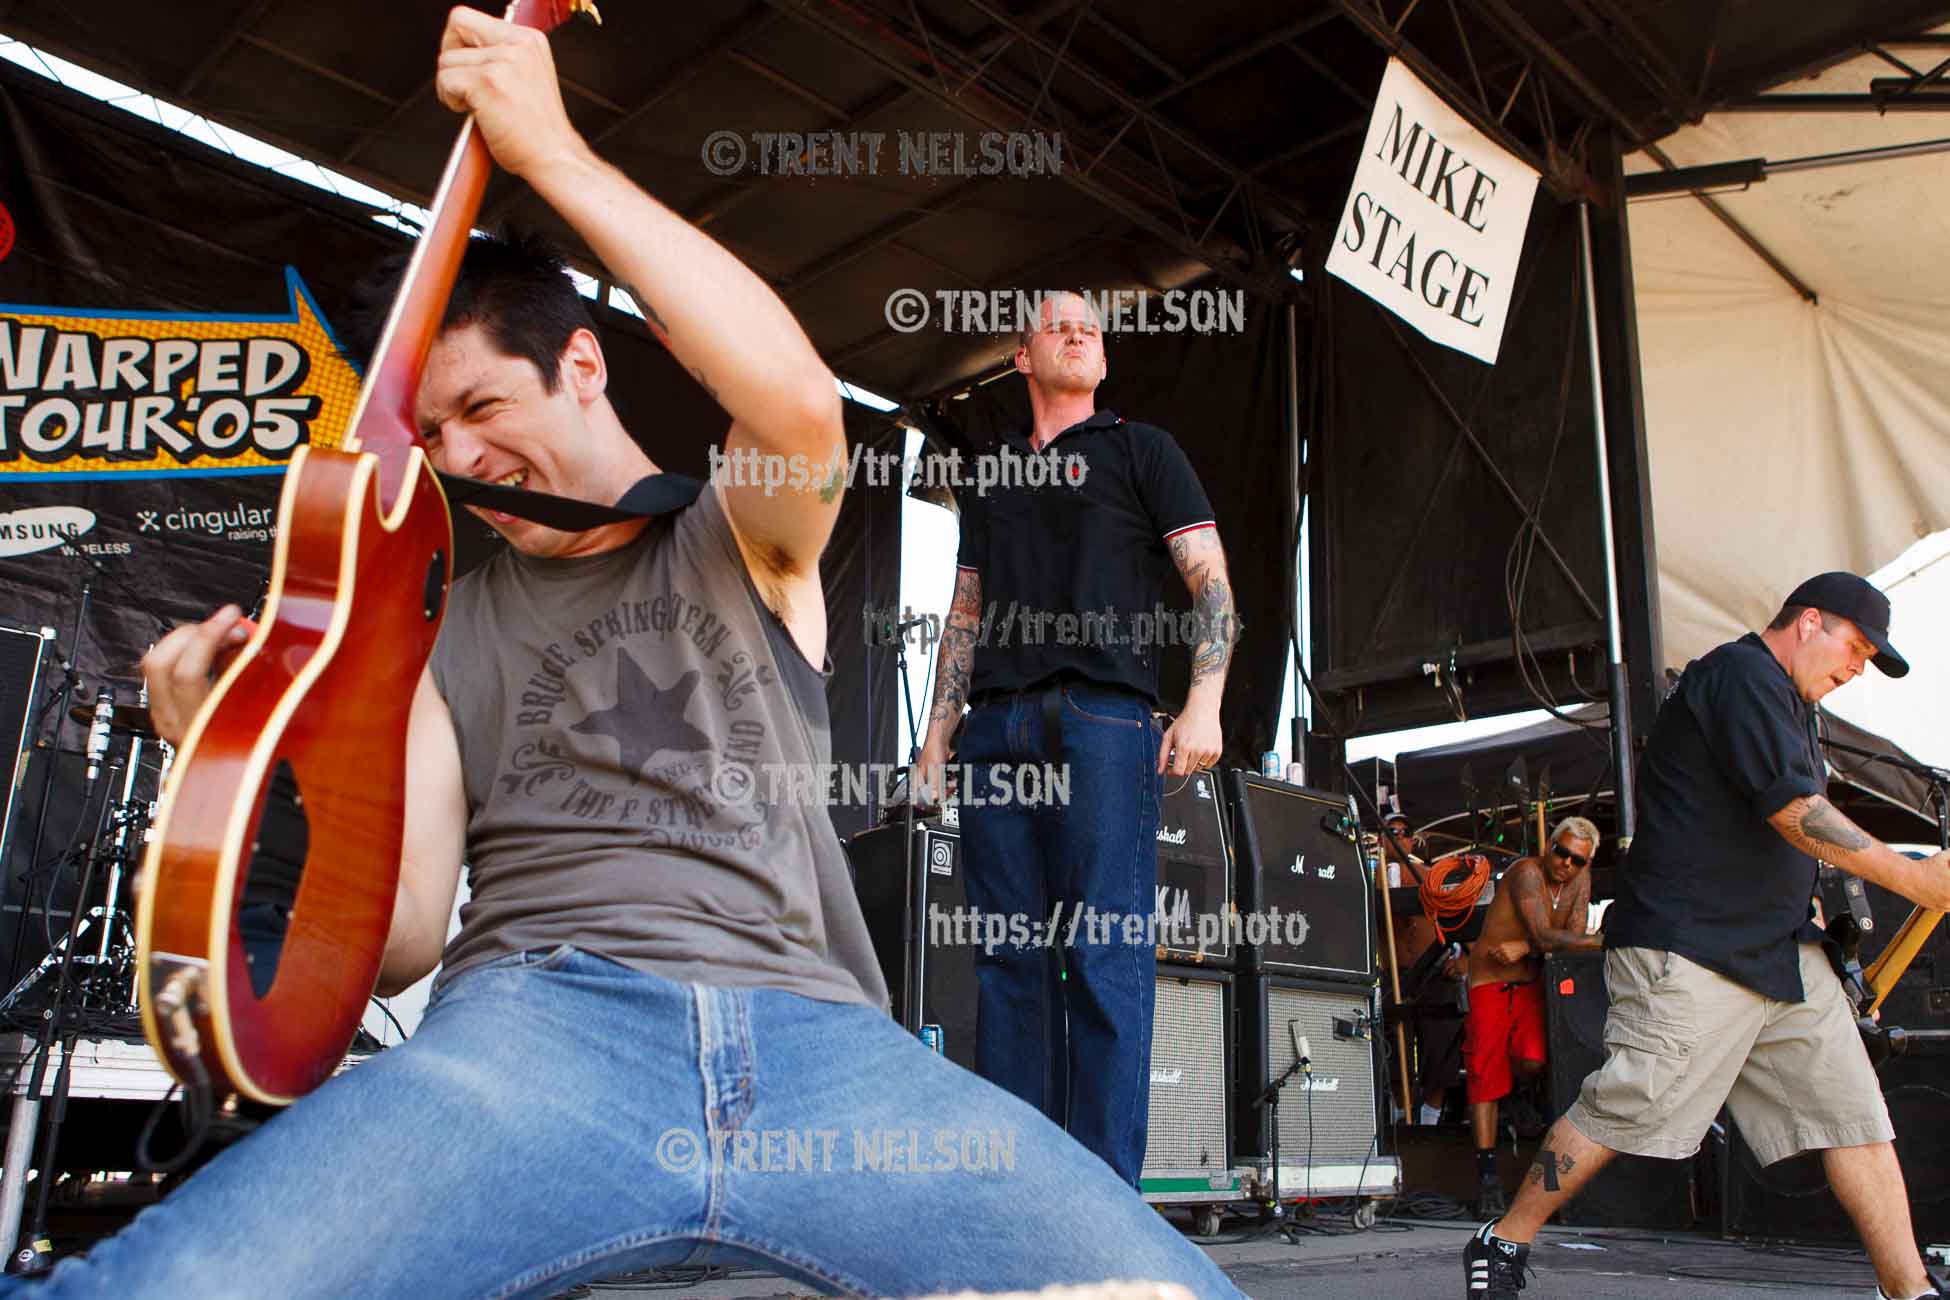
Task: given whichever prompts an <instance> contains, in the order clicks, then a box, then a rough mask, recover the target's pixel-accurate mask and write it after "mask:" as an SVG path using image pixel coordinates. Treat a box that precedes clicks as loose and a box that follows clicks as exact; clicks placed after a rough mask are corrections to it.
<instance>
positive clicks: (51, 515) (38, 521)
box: [0, 506, 95, 555]
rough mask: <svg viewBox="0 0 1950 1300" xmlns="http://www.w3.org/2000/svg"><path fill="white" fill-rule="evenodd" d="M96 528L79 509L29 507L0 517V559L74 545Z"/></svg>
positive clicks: (91, 515) (87, 512)
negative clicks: (4, 556) (73, 542)
mask: <svg viewBox="0 0 1950 1300" xmlns="http://www.w3.org/2000/svg"><path fill="white" fill-rule="evenodd" d="M94 526H95V512H94V511H92V510H83V509H82V508H81V507H80V506H29V507H28V508H27V509H25V510H9V511H7V512H6V513H5V514H0V555H32V554H33V553H34V552H36V551H47V550H52V549H53V548H54V547H57V546H64V545H66V544H67V543H69V542H72V541H74V540H75V539H76V538H77V537H80V536H81V535H82V534H84V533H86V532H87V531H88V530H89V529H91V528H93V527H94Z"/></svg>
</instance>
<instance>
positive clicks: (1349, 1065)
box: [1239, 976, 1378, 1165]
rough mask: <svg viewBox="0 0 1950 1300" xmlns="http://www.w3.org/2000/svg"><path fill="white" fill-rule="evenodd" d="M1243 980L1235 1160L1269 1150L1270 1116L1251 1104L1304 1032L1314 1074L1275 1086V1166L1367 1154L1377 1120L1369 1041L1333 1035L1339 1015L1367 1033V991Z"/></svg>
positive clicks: (1370, 1001)
mask: <svg viewBox="0 0 1950 1300" xmlns="http://www.w3.org/2000/svg"><path fill="white" fill-rule="evenodd" d="M1249 984H1250V985H1251V987H1250V988H1249V990H1248V996H1247V999H1246V1003H1245V1006H1244V1007H1243V1008H1242V1013H1241V1016H1240V1024H1239V1052H1240V1072H1239V1073H1240V1088H1239V1128H1240V1132H1241V1134H1242V1138H1243V1140H1242V1142H1241V1144H1240V1146H1239V1156H1240V1158H1241V1159H1242V1160H1263V1159H1265V1158H1266V1156H1267V1153H1268V1152H1269V1151H1270V1150H1271V1148H1272V1125H1271V1122H1270V1120H1269V1118H1268V1114H1267V1112H1266V1110H1265V1109H1263V1108H1257V1107H1255V1106H1253V1104H1252V1103H1253V1101H1254V1099H1255V1098H1257V1097H1258V1096H1259V1094H1260V1093H1261V1092H1262V1091H1263V1090H1264V1089H1265V1087H1266V1085H1267V1084H1269V1083H1271V1082H1272V1081H1273V1080H1274V1079H1276V1078H1278V1077H1279V1076H1280V1075H1282V1074H1285V1073H1286V1071H1287V1070H1288V1069H1289V1068H1290V1067H1291V1066H1292V1065H1293V1062H1294V1061H1295V1059H1296V1058H1297V1056H1298V1052H1297V1051H1296V1046H1295V1043H1296V1040H1297V1039H1298V1038H1300V1037H1301V1036H1302V1035H1304V1036H1305V1037H1306V1039H1307V1048H1308V1051H1307V1055H1308V1057H1309V1058H1310V1059H1311V1060H1312V1061H1313V1075H1312V1078H1311V1080H1309V1077H1308V1076H1307V1075H1305V1074H1296V1075H1294V1076H1293V1077H1292V1078H1290V1079H1288V1080H1287V1082H1286V1084H1285V1086H1284V1087H1282V1088H1281V1090H1280V1098H1279V1101H1280V1163H1281V1164H1282V1165H1302V1164H1308V1163H1312V1164H1322V1163H1326V1162H1329V1161H1334V1162H1348V1161H1361V1160H1366V1159H1368V1158H1369V1157H1370V1156H1373V1155H1374V1154H1375V1150H1376V1148H1375V1138H1376V1130H1377V1123H1378V1121H1377V1117H1376V1110H1375V1107H1376V1100H1377V1098H1376V1094H1375V1051H1374V1042H1373V1040H1372V1038H1339V1037H1336V1036H1335V1033H1334V1021H1335V1020H1336V1019H1337V1018H1338V1019H1340V1020H1341V1021H1343V1022H1345V1023H1349V1024H1354V1025H1359V1026H1361V1029H1360V1032H1363V1033H1368V1034H1372V1033H1373V1029H1372V1028H1371V1026H1372V1025H1373V1023H1374V1019H1375V1012H1376V1007H1375V1003H1374V993H1373V991H1372V990H1371V989H1368V988H1355V987H1340V988H1336V987H1333V986H1331V985H1320V984H1306V983H1302V982H1300V981H1296V980H1290V979H1286V978H1283V977H1280V976H1257V977H1254V978H1252V979H1251V980H1250V981H1249ZM1310 1105H1311V1110H1312V1124H1313V1131H1312V1136H1311V1139H1310V1138H1309V1134H1308V1111H1309V1107H1310Z"/></svg>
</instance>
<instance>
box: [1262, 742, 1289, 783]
mask: <svg viewBox="0 0 1950 1300" xmlns="http://www.w3.org/2000/svg"><path fill="white" fill-rule="evenodd" d="M1259 774H1260V775H1261V776H1264V777H1269V778H1271V779H1272V780H1275V781H1277V780H1279V779H1280V778H1281V777H1283V776H1285V775H1286V763H1285V761H1284V760H1282V759H1281V758H1280V751H1279V750H1277V749H1269V750H1267V751H1266V752H1265V753H1264V754H1261V755H1260V756H1259Z"/></svg>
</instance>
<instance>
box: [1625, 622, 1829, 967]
mask: <svg viewBox="0 0 1950 1300" xmlns="http://www.w3.org/2000/svg"><path fill="white" fill-rule="evenodd" d="M1814 721H1815V720H1814V708H1813V706H1812V705H1809V704H1807V703H1806V702H1804V701H1803V700H1802V699H1801V696H1800V695H1799V693H1798V692H1796V690H1795V689H1794V683H1793V681H1792V680H1791V679H1790V678H1789V677H1788V675H1787V672H1786V670H1785V669H1783V668H1782V667H1781V665H1780V663H1779V661H1777V660H1776V659H1775V658H1774V655H1773V652H1772V651H1770V650H1769V649H1768V648H1767V645H1766V643H1765V642H1763V641H1762V640H1761V639H1760V638H1759V637H1758V636H1755V635H1753V634H1752V633H1749V634H1748V635H1746V636H1744V637H1741V638H1740V639H1739V640H1738V641H1733V642H1729V643H1728V644H1726V645H1723V646H1720V647H1719V648H1718V649H1716V650H1713V651H1712V652H1710V653H1709V654H1707V655H1706V656H1704V657H1703V658H1701V659H1699V660H1697V661H1696V662H1694V663H1693V664H1692V665H1691V666H1690V667H1688V668H1687V669H1686V672H1685V674H1684V675H1683V676H1682V677H1681V678H1680V679H1679V685H1678V687H1676V688H1675V689H1674V691H1673V693H1672V695H1671V697H1670V698H1669V699H1667V700H1666V702H1665V705H1664V707H1663V708H1661V709H1660V711H1659V717H1658V721H1657V722H1655V723H1654V724H1653V728H1652V736H1651V739H1650V742H1649V743H1648V744H1647V746H1646V750H1645V757H1644V758H1643V759H1642V760H1640V762H1639V770H1638V811H1639V822H1638V835H1637V837H1636V838H1635V839H1634V840H1633V841H1632V847H1631V849H1630V850H1629V851H1628V852H1627V854H1626V856H1625V861H1624V863H1623V866H1622V869H1621V870H1620V871H1619V878H1618V898H1617V901H1616V902H1614V903H1613V904H1612V906H1611V910H1610V911H1609V912H1608V913H1606V916H1605V946H1606V947H1608V948H1660V949H1664V950H1666V951H1668V952H1676V953H1678V954H1680V955H1681V956H1684V957H1688V958H1691V959H1692V960H1693V961H1696V962H1698V963H1699V964H1700V965H1702V966H1705V967H1706V968H1708V969H1709V970H1715V971H1718V972H1720V973H1721V974H1722V975H1725V976H1727V977H1728V978H1729V979H1733V980H1737V981H1739V982H1740V983H1741V984H1744V985H1746V986H1747V987H1748V988H1750V989H1753V990H1754V991H1755V992H1757V993H1762V994H1765V995H1766V996H1768V997H1770V998H1777V999H1780V1000H1781V1001H1785V1002H1799V1001H1800V1000H1801V998H1802V995H1803V990H1802V987H1801V966H1800V953H1799V952H1798V945H1799V944H1801V943H1803V942H1807V941H1810V940H1813V939H1818V938H1819V937H1820V934H1819V932H1818V931H1816V930H1815V929H1814V927H1813V926H1812V925H1811V924H1810V923H1809V920H1808V903H1809V900H1810V899H1811V898H1812V897H1813V895H1814V889H1815V860H1814V859H1813V858H1811V857H1809V856H1808V855H1807V854H1805V853H1803V852H1801V850H1799V849H1797V848H1795V847H1794V846H1793V845H1792V844H1789V843H1788V842H1787V841H1786V840H1785V839H1783V838H1782V837H1781V835H1780V833H1779V832H1778V831H1776V830H1775V829H1774V828H1773V827H1772V826H1771V825H1769V824H1768V821H1767V819H1768V818H1769V817H1770V816H1772V815H1773V814H1775V813H1777V812H1779V811H1780V810H1781V809H1782V808H1784V807H1786V806H1787V804H1788V803H1789V802H1791V801H1792V800H1794V799H1797V798H1802V797H1805V796H1808V795H1816V794H1820V793H1822V792H1823V791H1824V790H1825V789H1826V788H1827V777H1826V771H1827V769H1826V767H1825V766H1824V765H1823V763H1822V761H1821V758H1820V748H1819V744H1818V741H1817V740H1816V735H1815V730H1814Z"/></svg>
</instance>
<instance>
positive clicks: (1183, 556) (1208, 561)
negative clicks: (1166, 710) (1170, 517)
mask: <svg viewBox="0 0 1950 1300" xmlns="http://www.w3.org/2000/svg"><path fill="white" fill-rule="evenodd" d="M1170 547H1171V561H1172V563H1173V564H1175V565H1177V566H1178V573H1179V576H1181V577H1183V578H1184V580H1185V590H1187V591H1189V592H1190V593H1191V595H1192V613H1193V615H1194V616H1195V618H1196V620H1197V623H1198V638H1197V640H1196V641H1195V642H1194V644H1193V646H1192V681H1191V684H1192V685H1193V686H1194V687H1196V686H1198V685H1199V684H1200V683H1201V682H1205V681H1209V680H1212V679H1214V678H1216V679H1218V681H1220V682H1223V681H1224V680H1225V672H1226V665H1227V664H1229V663H1230V662H1231V660H1232V647H1233V643H1234V642H1236V641H1237V640H1238V639H1239V612H1238V608H1237V607H1236V606H1235V605H1234V603H1233V599H1232V584H1231V583H1230V582H1229V581H1228V580H1227V575H1226V557H1225V551H1224V549H1223V548H1222V547H1221V546H1220V545H1219V535H1218V533H1216V532H1215V531H1213V530H1212V529H1210V528H1199V529H1194V530H1193V531H1191V532H1189V533H1184V534H1182V535H1180V536H1178V537H1174V538H1172V539H1171V542H1170Z"/></svg>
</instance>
